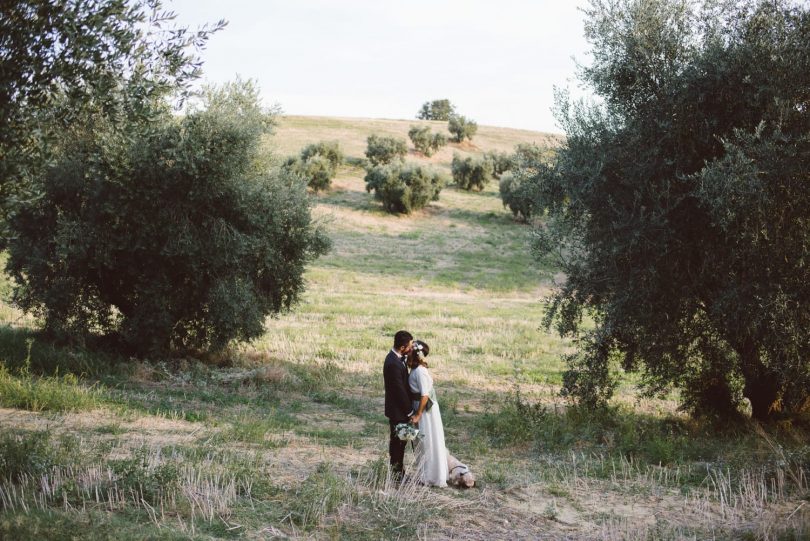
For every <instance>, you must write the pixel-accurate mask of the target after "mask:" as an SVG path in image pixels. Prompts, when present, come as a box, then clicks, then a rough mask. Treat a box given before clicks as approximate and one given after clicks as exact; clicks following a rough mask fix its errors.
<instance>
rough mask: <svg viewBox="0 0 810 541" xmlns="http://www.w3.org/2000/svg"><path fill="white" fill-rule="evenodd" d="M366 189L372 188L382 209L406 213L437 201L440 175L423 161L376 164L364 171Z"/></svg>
mask: <svg viewBox="0 0 810 541" xmlns="http://www.w3.org/2000/svg"><path fill="white" fill-rule="evenodd" d="M365 180H366V191H368V192H372V191H373V192H374V197H375V199H378V200H379V201H382V203H383V206H384V207H385V210H387V211H388V212H390V213H393V214H410V213H411V212H413V211H414V210H419V209H421V208H423V207H425V206H426V205H427V204H428V203H430V202H431V201H438V199H439V193H440V192H441V190H442V188H443V187H444V184H445V180H444V178H443V177H442V175H441V174H440V173H439V172H438V171H436V170H434V169H432V168H430V167H426V166H423V165H414V164H389V165H377V166H374V167H372V168H371V169H369V171H368V173H367V174H366V179H365Z"/></svg>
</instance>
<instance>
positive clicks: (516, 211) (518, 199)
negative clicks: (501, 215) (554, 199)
mask: <svg viewBox="0 0 810 541" xmlns="http://www.w3.org/2000/svg"><path fill="white" fill-rule="evenodd" d="M530 182H531V178H528V177H524V176H522V175H520V174H518V173H514V172H512V171H507V172H506V173H504V174H503V175H502V176H501V180H500V183H499V186H498V188H499V191H500V194H501V200H502V201H503V206H504V207H509V210H511V211H512V214H513V215H514V216H515V218H517V219H518V220H521V221H526V220H528V219H529V218H531V216H532V214H533V213H534V207H535V205H534V204H533V198H532V193H531V190H530Z"/></svg>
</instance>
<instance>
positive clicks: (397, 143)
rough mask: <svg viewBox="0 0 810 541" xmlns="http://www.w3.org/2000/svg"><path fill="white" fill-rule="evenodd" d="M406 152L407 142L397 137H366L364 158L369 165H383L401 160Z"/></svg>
mask: <svg viewBox="0 0 810 541" xmlns="http://www.w3.org/2000/svg"><path fill="white" fill-rule="evenodd" d="M407 153H408V144H407V143H406V142H405V140H404V139H400V138H398V137H381V136H379V135H369V136H368V138H367V139H366V158H368V161H369V162H370V163H371V165H385V164H389V163H392V162H395V161H402V160H403V159H404V158H405V155H406V154H407Z"/></svg>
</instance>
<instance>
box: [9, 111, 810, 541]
mask: <svg viewBox="0 0 810 541" xmlns="http://www.w3.org/2000/svg"><path fill="white" fill-rule="evenodd" d="M412 123H413V124H415V123H417V122H416V121H413V122H411V121H388V120H355V119H328V118H314V117H286V118H284V119H283V121H282V123H281V125H280V126H279V128H278V130H277V133H276V135H275V136H274V137H273V138H272V140H270V141H268V143H269V144H271V145H272V146H274V147H275V148H276V150H277V152H279V153H282V154H288V153H294V152H296V151H297V150H298V149H299V148H300V147H301V146H303V145H305V144H307V143H309V142H315V141H318V140H323V139H337V140H339V141H340V143H341V146H342V147H343V148H344V150H345V152H346V153H347V154H348V155H349V156H353V157H360V156H362V153H363V150H364V148H365V138H366V136H367V135H369V134H370V133H378V134H381V135H382V134H392V135H401V136H403V137H407V130H408V126H409V125H410V124H412ZM430 124H432V125H435V129H439V128H443V126H444V123H430ZM532 141H535V142H541V143H542V142H549V141H550V139H549V136H546V135H543V134H538V133H533V132H523V131H517V130H505V129H498V128H487V127H481V128H480V132H479V135H478V136H477V137H476V138H475V140H474V144H475V147H474V148H473V147H466V148H464V150H465V151H467V152H483V151H487V150H494V149H498V150H511V148H512V147H513V146H514V145H515V144H517V143H518V142H532ZM452 151H453V147H450V148H447V149H445V150H443V151H442V152H441V153H440V154H439V155H437V156H435V157H434V158H433V159H432V160H433V161H435V162H436V163H438V164H439V165H440V166H441V165H446V164H447V163H449V160H450V159H451V157H452ZM412 158H413V159H419V157H417V156H412ZM363 173H364V172H363V171H362V170H361V169H359V168H356V167H352V166H345V167H343V168H342V169H341V171H340V173H339V175H338V178H337V179H336V180H335V182H334V184H333V189H332V190H330V191H329V192H328V193H325V194H322V195H318V196H316V198H315V213H316V216H317V217H318V219H319V220H323V221H325V222H326V223H327V224H328V228H329V231H330V235H331V237H332V239H333V241H334V249H333V251H332V252H331V253H330V254H328V255H327V256H325V257H322V258H321V259H319V260H318V261H317V262H316V263H315V264H313V265H312V266H311V267H310V268H309V270H308V272H307V276H306V278H307V292H306V294H305V295H304V298H303V302H302V303H301V304H300V305H299V306H297V307H296V308H295V309H294V311H293V312H292V313H289V314H284V315H282V316H280V317H278V318H275V319H271V320H268V322H267V332H266V334H265V335H264V336H263V337H262V338H261V339H259V340H257V341H255V342H254V343H252V344H249V345H243V346H240V347H238V348H236V349H235V350H234V351H232V352H230V353H229V355H227V356H226V357H225V358H222V359H214V360H209V362H208V363H207V364H206V363H202V362H200V361H197V360H194V359H154V360H151V361H148V362H141V361H134V360H128V359H118V358H115V357H111V356H108V355H103V354H100V353H95V352H91V351H87V350H84V349H81V348H60V347H54V346H51V345H49V344H48V343H47V342H45V341H44V340H42V339H41V338H39V337H38V336H37V335H36V333H35V332H34V328H35V323H36V322H35V321H33V320H31V319H30V318H27V317H24V316H22V315H21V314H19V313H18V312H16V311H15V310H14V309H13V308H12V307H10V306H9V305H8V304H7V303H4V304H3V305H2V306H0V318H2V321H3V323H4V326H3V327H0V359H1V360H2V365H0V407H2V408H3V409H0V426H2V435H0V509H2V511H0V538H2V539H23V540H26V539H28V540H34V539H36V540H39V539H116V540H117V539H124V540H128V539H133V540H134V539H144V538H148V539H189V538H191V539H273V538H296V539H369V540H372V539H417V538H420V539H444V538H448V539H482V540H483V539H502V538H516V539H538V538H543V539H696V538H697V539H712V538H714V539H729V538H743V539H777V538H779V539H802V538H806V537H802V536H806V535H808V534H810V527H808V524H810V505H807V504H806V500H803V499H802V498H807V497H808V496H810V490H809V489H808V481H807V477H806V468H807V464H808V462H810V451H808V449H807V448H806V447H803V446H802V443H801V441H800V440H795V439H793V440H792V439H791V438H793V436H794V435H795V431H794V427H789V426H785V427H782V428H781V429H780V430H779V431H776V432H775V433H767V434H766V433H764V432H762V431H761V430H758V429H757V428H756V427H751V426H748V425H741V426H737V427H725V428H722V429H719V428H717V427H715V426H713V425H711V424H708V423H699V422H694V421H692V420H689V419H686V418H685V417H683V416H682V415H681V414H679V413H678V412H677V411H676V409H675V405H674V402H673V401H672V399H671V398H667V399H640V398H638V397H637V396H636V394H635V392H634V390H633V386H632V382H631V381H627V382H626V383H625V385H624V387H623V390H622V393H621V394H620V396H619V397H618V398H617V400H616V405H615V407H614V408H613V409H612V410H610V411H608V412H605V413H603V414H600V415H598V416H597V415H592V414H589V413H586V412H582V411H579V410H578V409H576V408H571V407H570V405H569V404H568V402H566V401H565V400H564V399H562V398H561V397H559V394H558V391H559V387H560V384H561V375H562V371H563V367H564V363H563V362H562V360H561V357H562V356H563V355H565V354H567V353H571V352H572V351H573V347H572V344H571V343H569V342H567V341H564V340H561V339H559V338H558V337H557V336H556V335H555V334H553V333H549V332H546V331H545V330H543V329H542V328H541V327H540V322H541V320H542V316H543V298H544V296H545V295H546V294H547V293H548V292H549V290H550V287H551V286H552V284H553V280H554V276H555V274H556V273H557V269H555V268H554V267H553V265H552V264H551V263H550V262H549V261H535V260H533V259H532V257H531V254H530V253H529V249H528V242H527V241H528V236H529V235H530V229H529V228H528V227H527V226H525V225H521V224H518V223H516V222H514V221H513V220H512V218H511V215H510V214H509V213H508V212H507V211H506V210H504V209H503V206H502V205H501V202H500V200H499V198H498V197H497V188H496V186H495V185H494V184H493V185H490V186H489V187H488V188H487V189H486V190H485V191H484V192H482V193H466V192H463V191H459V190H457V189H455V188H453V187H452V186H451V187H448V188H446V189H445V190H443V191H442V194H441V199H440V201H438V202H435V203H432V204H431V205H429V206H428V207H427V208H426V209H425V210H423V211H420V212H418V213H416V214H414V215H412V216H407V217H404V216H391V215H388V214H386V213H384V212H383V211H382V209H381V207H380V205H379V203H377V202H375V201H374V199H373V197H372V196H371V195H370V194H368V193H366V191H365V187H364V183H363V181H362V176H363ZM2 290H3V291H5V293H6V294H8V284H7V283H4V284H2ZM400 328H407V329H410V330H411V331H412V332H413V333H414V334H415V335H416V336H417V337H419V338H422V339H424V340H426V341H427V342H428V343H430V345H431V356H430V358H429V360H430V361H431V371H432V373H433V376H434V379H435V381H436V386H437V391H438V401H439V403H440V406H441V408H442V415H443V418H444V423H445V428H446V437H447V444H448V447H449V449H450V451H451V453H453V454H454V455H456V456H457V457H459V458H460V459H461V460H462V461H464V462H465V463H467V464H469V465H470V467H471V468H472V470H473V471H474V472H475V473H476V475H477V477H478V480H479V486H478V487H477V488H475V489H471V490H464V491H462V490H458V489H445V490H438V489H428V488H425V487H421V486H419V485H416V484H413V483H411V484H408V485H406V486H404V487H402V488H397V487H395V486H393V485H392V484H391V482H390V478H388V477H387V470H386V463H387V423H386V420H385V418H384V417H383V389H382V375H381V363H382V359H383V358H384V356H385V353H386V352H387V350H388V349H389V348H390V346H391V341H392V336H393V334H394V332H395V331H396V330H398V329H400ZM215 361H216V362H219V363H220V365H221V366H216V363H215ZM410 457H412V453H411V452H410V451H408V454H407V455H406V460H407V459H408V458H410ZM779 536H781V537H779Z"/></svg>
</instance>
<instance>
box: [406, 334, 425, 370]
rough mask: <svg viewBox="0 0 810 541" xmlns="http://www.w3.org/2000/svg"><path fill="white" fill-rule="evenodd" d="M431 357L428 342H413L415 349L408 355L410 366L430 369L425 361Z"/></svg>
mask: <svg viewBox="0 0 810 541" xmlns="http://www.w3.org/2000/svg"><path fill="white" fill-rule="evenodd" d="M428 355H430V346H429V345H427V342H422V341H421V340H414V341H413V348H412V349H411V352H410V353H409V354H408V364H410V365H411V366H414V367H416V366H419V365H420V364H421V365H422V366H424V367H425V368H430V367H429V366H428V363H427V361H425V357H427V356H428Z"/></svg>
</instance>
